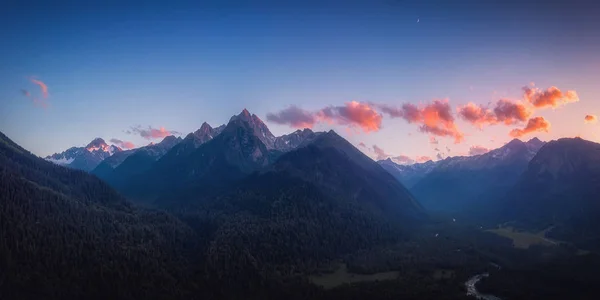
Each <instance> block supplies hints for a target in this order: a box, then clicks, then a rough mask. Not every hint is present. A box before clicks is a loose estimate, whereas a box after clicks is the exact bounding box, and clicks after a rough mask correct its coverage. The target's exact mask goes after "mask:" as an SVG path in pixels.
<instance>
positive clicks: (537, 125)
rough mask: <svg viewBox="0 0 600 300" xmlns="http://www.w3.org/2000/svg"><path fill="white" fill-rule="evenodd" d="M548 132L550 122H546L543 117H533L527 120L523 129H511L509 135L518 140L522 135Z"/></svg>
mask: <svg viewBox="0 0 600 300" xmlns="http://www.w3.org/2000/svg"><path fill="white" fill-rule="evenodd" d="M549 131H550V122H548V121H546V119H544V118H543V117H535V118H531V119H529V121H528V122H527V125H526V126H525V128H523V129H518V128H517V129H513V130H512V131H511V132H510V135H511V136H512V137H515V138H520V137H522V136H524V135H527V134H530V133H533V132H549Z"/></svg>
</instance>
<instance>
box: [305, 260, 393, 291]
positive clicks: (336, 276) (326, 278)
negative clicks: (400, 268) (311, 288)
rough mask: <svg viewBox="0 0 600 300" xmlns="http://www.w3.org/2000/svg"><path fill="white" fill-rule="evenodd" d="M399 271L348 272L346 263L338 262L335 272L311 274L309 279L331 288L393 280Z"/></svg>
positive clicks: (325, 287)
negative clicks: (366, 273)
mask: <svg viewBox="0 0 600 300" xmlns="http://www.w3.org/2000/svg"><path fill="white" fill-rule="evenodd" d="M398 275H399V272H396V271H393V272H382V273H375V274H369V275H363V274H354V273H350V272H348V268H347V267H346V264H339V265H338V268H337V270H336V271H335V272H333V273H329V274H320V275H313V276H310V277H309V280H310V281H311V282H312V283H313V284H316V285H318V286H321V287H323V288H324V289H332V288H335V287H338V286H340V285H344V284H347V283H348V284H349V283H356V282H365V281H383V280H394V279H396V278H398Z"/></svg>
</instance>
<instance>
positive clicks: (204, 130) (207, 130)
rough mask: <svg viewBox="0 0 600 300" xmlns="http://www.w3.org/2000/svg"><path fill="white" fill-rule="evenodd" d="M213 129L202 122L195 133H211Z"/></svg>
mask: <svg viewBox="0 0 600 300" xmlns="http://www.w3.org/2000/svg"><path fill="white" fill-rule="evenodd" d="M212 131H213V128H212V126H210V124H208V123H206V122H204V123H202V126H200V129H198V130H196V132H201V133H208V134H210V133H212Z"/></svg>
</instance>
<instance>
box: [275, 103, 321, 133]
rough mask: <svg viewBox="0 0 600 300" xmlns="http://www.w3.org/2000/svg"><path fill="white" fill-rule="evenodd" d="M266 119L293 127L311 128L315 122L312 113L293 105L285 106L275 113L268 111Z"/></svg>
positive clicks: (315, 119)
mask: <svg viewBox="0 0 600 300" xmlns="http://www.w3.org/2000/svg"><path fill="white" fill-rule="evenodd" d="M267 120H268V121H270V122H273V123H277V124H282V125H283V124H284V125H289V126H291V127H294V128H313V126H314V125H315V123H316V122H317V118H316V117H315V114H314V113H311V112H309V111H306V110H304V109H301V108H299V107H297V106H295V105H292V106H290V107H288V108H285V109H283V110H281V111H279V112H277V113H268V114H267Z"/></svg>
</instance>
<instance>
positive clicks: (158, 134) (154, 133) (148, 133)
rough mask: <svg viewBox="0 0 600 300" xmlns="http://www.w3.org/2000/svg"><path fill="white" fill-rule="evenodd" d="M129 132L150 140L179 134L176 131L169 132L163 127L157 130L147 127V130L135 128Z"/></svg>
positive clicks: (139, 127)
mask: <svg viewBox="0 0 600 300" xmlns="http://www.w3.org/2000/svg"><path fill="white" fill-rule="evenodd" d="M131 132H132V133H134V134H139V135H140V136H141V137H143V138H145V139H147V140H150V139H160V138H165V137H167V136H170V135H179V134H180V133H179V132H177V131H173V130H171V131H169V130H166V129H165V128H164V127H160V128H158V129H156V128H152V127H150V126H148V128H142V127H141V126H136V127H132V128H131Z"/></svg>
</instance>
